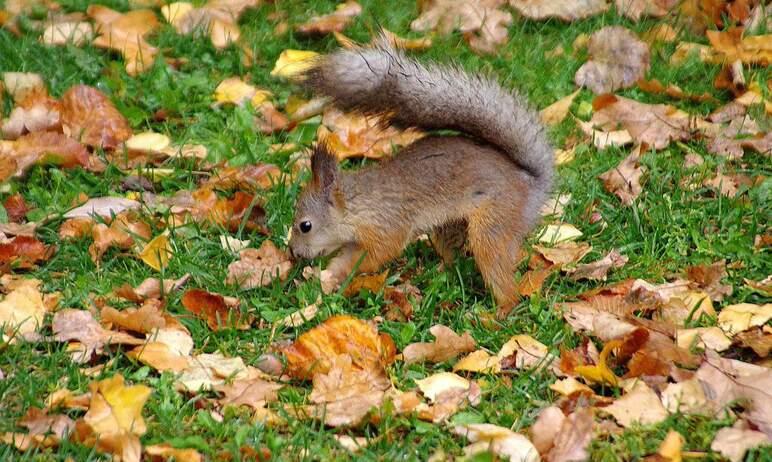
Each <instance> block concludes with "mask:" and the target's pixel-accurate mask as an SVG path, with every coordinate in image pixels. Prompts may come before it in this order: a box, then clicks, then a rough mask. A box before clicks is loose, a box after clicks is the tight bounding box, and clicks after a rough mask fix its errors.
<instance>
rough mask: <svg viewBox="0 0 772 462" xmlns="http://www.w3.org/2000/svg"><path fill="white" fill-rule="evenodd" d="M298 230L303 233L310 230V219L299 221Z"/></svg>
mask: <svg viewBox="0 0 772 462" xmlns="http://www.w3.org/2000/svg"><path fill="white" fill-rule="evenodd" d="M300 231H301V232H303V233H307V232H309V231H311V222H310V221H303V222H301V223H300Z"/></svg>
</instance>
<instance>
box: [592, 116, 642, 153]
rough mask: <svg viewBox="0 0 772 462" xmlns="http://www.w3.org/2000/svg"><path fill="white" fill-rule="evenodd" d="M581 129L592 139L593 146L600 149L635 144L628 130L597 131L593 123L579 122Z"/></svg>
mask: <svg viewBox="0 0 772 462" xmlns="http://www.w3.org/2000/svg"><path fill="white" fill-rule="evenodd" d="M579 128H581V129H582V131H583V132H584V133H585V134H586V135H587V136H589V137H590V140H591V141H592V144H593V145H594V146H595V147H596V148H598V149H606V148H608V147H610V146H619V147H622V146H627V145H630V144H633V137H632V135H630V132H628V131H627V130H624V129H623V130H612V131H604V130H596V129H595V128H593V123H592V122H581V121H580V122H579Z"/></svg>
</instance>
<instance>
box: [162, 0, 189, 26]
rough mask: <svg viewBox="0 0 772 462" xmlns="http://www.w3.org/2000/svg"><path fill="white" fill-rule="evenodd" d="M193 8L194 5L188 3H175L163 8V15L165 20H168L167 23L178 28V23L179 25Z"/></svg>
mask: <svg viewBox="0 0 772 462" xmlns="http://www.w3.org/2000/svg"><path fill="white" fill-rule="evenodd" d="M193 8H194V7H193V5H192V4H191V3H188V2H174V3H170V4H168V5H164V6H162V7H161V14H162V15H163V17H164V19H166V22H168V23H169V24H171V25H173V26H176V25H177V23H179V22H180V20H181V19H182V18H183V16H185V15H186V14H188V13H190V10H192V9H193Z"/></svg>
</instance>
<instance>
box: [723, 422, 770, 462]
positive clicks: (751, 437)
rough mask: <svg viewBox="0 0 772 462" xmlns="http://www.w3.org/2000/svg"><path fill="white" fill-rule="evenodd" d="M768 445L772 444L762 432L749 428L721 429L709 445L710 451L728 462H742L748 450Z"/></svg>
mask: <svg viewBox="0 0 772 462" xmlns="http://www.w3.org/2000/svg"><path fill="white" fill-rule="evenodd" d="M738 422H740V421H738ZM746 425H747V424H746ZM770 444H772V440H770V438H769V437H768V436H767V435H765V434H764V433H762V432H759V431H755V430H751V429H749V428H733V427H728V428H722V429H721V430H719V431H718V432H717V433H716V436H715V437H714V438H713V442H712V443H711V444H710V449H712V450H713V451H716V452H718V453H720V454H721V455H722V456H724V457H726V458H727V459H729V460H730V462H742V461H743V460H744V459H745V453H746V452H748V450H749V449H754V448H757V447H760V446H768V445H770Z"/></svg>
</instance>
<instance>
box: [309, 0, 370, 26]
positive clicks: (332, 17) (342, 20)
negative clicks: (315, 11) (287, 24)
mask: <svg viewBox="0 0 772 462" xmlns="http://www.w3.org/2000/svg"><path fill="white" fill-rule="evenodd" d="M361 13H362V7H361V6H360V5H359V3H357V2H355V1H354V0H347V1H346V3H341V4H339V5H337V6H336V7H335V11H334V12H332V13H330V14H326V15H324V16H314V17H313V18H311V19H309V20H308V21H306V22H304V23H303V24H298V25H297V26H295V31H296V32H298V33H300V34H304V35H325V34H329V33H331V32H343V29H345V28H346V26H348V25H349V24H350V23H351V21H352V20H353V19H354V18H355V17H356V16H359V15H360V14H361Z"/></svg>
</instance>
